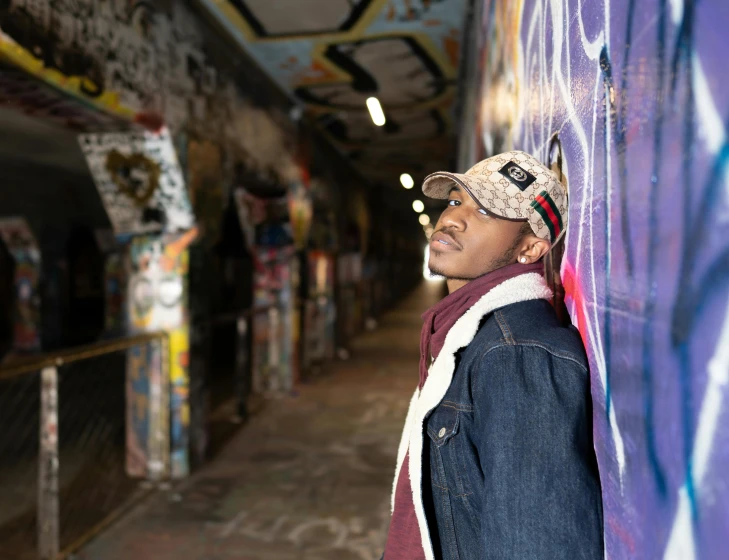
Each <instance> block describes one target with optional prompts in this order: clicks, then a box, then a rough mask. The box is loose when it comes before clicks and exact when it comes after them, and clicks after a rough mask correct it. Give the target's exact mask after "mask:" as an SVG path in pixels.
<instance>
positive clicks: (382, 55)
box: [202, 0, 467, 182]
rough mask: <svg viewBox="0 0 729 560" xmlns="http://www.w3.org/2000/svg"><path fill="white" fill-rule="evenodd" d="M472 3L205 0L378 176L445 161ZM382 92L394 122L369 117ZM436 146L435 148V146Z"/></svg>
mask: <svg viewBox="0 0 729 560" xmlns="http://www.w3.org/2000/svg"><path fill="white" fill-rule="evenodd" d="M466 1H467V0H203V1H202V4H203V5H204V6H206V7H207V8H208V9H209V10H211V11H212V12H213V14H214V15H216V16H217V17H218V18H219V19H220V20H221V21H223V22H224V23H225V24H226V26H227V27H228V29H230V30H231V31H232V32H233V33H235V34H236V35H237V37H238V39H239V40H240V41H241V42H243V43H244V44H245V46H246V50H247V51H248V52H249V53H250V54H251V55H252V56H253V58H254V59H255V60H256V61H257V62H258V63H259V64H260V65H261V67H263V68H264V69H265V70H266V71H267V72H268V73H269V74H270V75H271V76H272V78H273V79H274V80H275V81H276V82H277V83H279V85H280V86H281V87H283V88H285V89H286V90H287V91H289V92H290V94H291V95H292V96H293V97H294V98H296V99H297V100H298V101H299V102H301V103H303V104H304V105H305V106H306V108H307V110H308V111H309V112H310V114H312V115H313V116H314V117H315V118H316V119H317V121H318V122H319V124H320V126H321V127H322V128H323V129H324V130H325V131H326V132H327V133H328V134H329V136H330V137H331V138H332V139H333V140H334V141H335V142H336V143H337V144H338V145H339V146H340V147H341V148H342V149H343V150H344V151H345V152H346V153H347V154H348V155H349V156H350V157H351V158H352V159H353V160H354V161H355V162H356V163H357V164H359V165H360V167H361V168H362V170H363V171H365V172H366V173H368V174H369V175H370V176H371V177H372V178H373V179H375V180H381V181H388V182H391V181H396V180H397V177H399V174H400V173H402V172H403V171H409V172H413V173H415V174H418V175H422V174H425V173H428V172H430V171H432V170H435V169H436V168H439V167H442V166H443V165H446V164H447V163H448V162H447V159H448V157H449V155H450V153H449V150H448V146H447V144H450V143H448V142H438V140H445V139H446V138H447V136H448V134H449V133H450V132H451V127H452V117H451V114H452V110H453V103H454V100H455V95H454V94H455V81H456V76H457V68H458V58H459V52H460V39H461V30H462V27H463V18H464V13H465V8H466ZM373 96H374V97H377V98H378V99H379V100H380V102H381V104H382V106H383V108H384V110H385V114H386V117H387V123H386V124H385V126H384V127H382V128H377V127H375V126H374V125H373V123H372V121H371V120H370V117H369V114H368V113H367V109H366V105H365V102H366V99H367V98H369V97H373ZM434 148H435V149H434Z"/></svg>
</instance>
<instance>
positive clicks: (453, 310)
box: [419, 262, 544, 389]
mask: <svg viewBox="0 0 729 560" xmlns="http://www.w3.org/2000/svg"><path fill="white" fill-rule="evenodd" d="M529 272H539V273H544V263H543V262H536V263H533V264H519V263H515V264H510V265H507V266H505V267H503V268H498V269H496V270H494V271H492V272H489V273H488V274H484V275H483V276H480V277H479V278H476V279H475V280H471V281H470V282H469V283H468V284H466V285H465V286H463V287H462V288H459V289H458V290H456V291H455V292H453V293H452V294H448V295H447V296H446V297H444V298H443V299H442V300H440V301H439V302H438V303H436V304H435V305H434V306H433V307H431V308H430V309H428V310H427V311H426V312H425V313H424V314H423V330H422V331H421V332H420V385H419V387H420V388H421V389H422V388H423V385H424V384H425V380H426V379H427V377H428V365H429V363H430V359H429V356H428V353H430V355H432V356H433V359H435V358H437V357H438V354H439V353H440V351H441V349H442V348H443V344H444V343H445V339H446V335H447V334H448V331H450V330H451V327H452V326H453V325H455V324H456V321H458V319H460V318H461V317H462V316H463V314H464V313H466V311H468V310H469V309H470V308H471V307H472V306H473V304H474V303H476V302H477V301H478V300H479V299H481V298H482V297H483V296H484V295H486V294H487V293H488V292H489V291H491V290H492V289H493V288H494V287H496V286H498V285H499V284H501V283H502V282H504V281H506V280H509V279H510V278H514V277H516V276H520V275H522V274H528V273H529Z"/></svg>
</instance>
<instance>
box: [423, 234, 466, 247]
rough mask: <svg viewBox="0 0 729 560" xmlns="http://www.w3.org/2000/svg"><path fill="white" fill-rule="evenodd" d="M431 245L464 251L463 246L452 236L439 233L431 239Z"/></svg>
mask: <svg viewBox="0 0 729 560" xmlns="http://www.w3.org/2000/svg"><path fill="white" fill-rule="evenodd" d="M430 243H431V244H434V245H436V246H439V245H440V246H444V247H453V248H454V249H462V247H461V244H460V243H458V241H456V240H455V239H454V238H453V236H452V235H449V234H447V233H445V232H444V231H439V232H438V233H434V234H433V235H432V236H431V238H430Z"/></svg>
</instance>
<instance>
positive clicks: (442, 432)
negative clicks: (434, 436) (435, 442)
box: [438, 428, 446, 438]
mask: <svg viewBox="0 0 729 560" xmlns="http://www.w3.org/2000/svg"><path fill="white" fill-rule="evenodd" d="M445 432H446V430H445V428H441V429H440V432H438V437H439V438H442V437H443V436H444V435H445Z"/></svg>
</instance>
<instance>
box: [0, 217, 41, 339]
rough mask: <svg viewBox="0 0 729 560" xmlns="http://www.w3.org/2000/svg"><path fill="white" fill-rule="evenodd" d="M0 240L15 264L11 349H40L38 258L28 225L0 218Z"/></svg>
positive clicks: (21, 221) (39, 258)
mask: <svg viewBox="0 0 729 560" xmlns="http://www.w3.org/2000/svg"><path fill="white" fill-rule="evenodd" d="M0 238H2V240H3V242H4V243H5V246H6V247H7V249H8V251H9V253H10V254H11V255H12V257H13V260H14V261H15V278H14V280H13V281H14V283H15V317H14V320H13V346H12V348H13V350H14V351H16V352H36V351H38V350H40V346H41V341H40V295H39V293H38V282H39V278H40V267H41V255H40V250H39V249H38V243H37V242H36V240H35V237H34V236H33V232H32V231H31V229H30V227H29V226H28V223H27V222H26V221H25V220H24V219H23V218H20V217H12V218H0Z"/></svg>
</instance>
